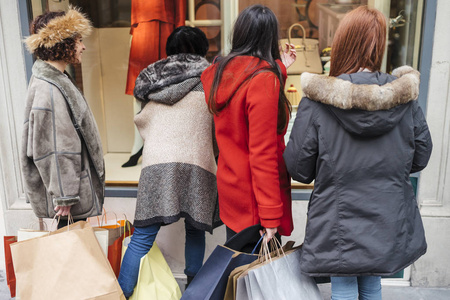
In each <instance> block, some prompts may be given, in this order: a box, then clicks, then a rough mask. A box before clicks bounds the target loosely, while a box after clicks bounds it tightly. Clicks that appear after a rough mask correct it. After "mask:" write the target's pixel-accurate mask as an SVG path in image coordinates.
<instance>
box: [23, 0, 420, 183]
mask: <svg viewBox="0 0 450 300" xmlns="http://www.w3.org/2000/svg"><path fill="white" fill-rule="evenodd" d="M132 1H147V2H151V0H27V3H28V8H29V9H28V11H29V12H30V18H29V19H30V20H31V19H32V18H33V17H35V16H37V15H39V14H41V13H42V12H43V11H46V10H67V8H68V6H69V5H70V4H72V5H75V6H78V7H80V8H81V9H82V10H83V12H85V13H86V14H88V16H89V18H90V19H91V20H92V22H93V25H94V31H93V33H92V34H91V36H89V37H88V38H86V39H85V40H84V42H85V45H86V47H87V50H86V51H85V52H84V54H83V63H82V65H81V66H72V67H70V69H69V71H70V72H71V73H72V75H73V77H74V78H75V79H76V81H77V84H78V86H79V87H80V88H81V89H82V90H83V93H84V95H85V97H86V99H87V101H88V102H89V105H90V107H91V110H92V111H93V113H94V116H95V118H96V120H97V124H98V127H99V130H100V134H101V138H102V144H103V148H104V151H105V153H104V154H105V156H104V157H105V163H106V180H107V185H120V186H127V185H132V186H136V185H137V182H138V179H139V174H140V169H141V166H140V164H139V163H138V164H137V165H136V166H132V167H127V168H124V167H122V165H123V164H124V163H125V162H127V160H128V159H129V158H130V156H131V155H132V154H133V151H136V149H139V145H137V142H136V140H138V139H139V135H138V133H137V132H136V130H135V127H134V122H133V118H134V115H135V114H136V113H137V111H139V106H138V105H137V104H136V101H135V100H134V99H133V96H132V95H130V94H126V93H125V90H126V84H127V72H128V65H129V58H130V46H131V41H132V35H130V27H131V20H132V17H131V14H132ZM173 1H174V2H176V0H173ZM183 1H185V2H184V4H185V5H186V15H185V20H186V25H188V26H196V27H199V28H200V29H202V30H203V31H204V32H205V34H206V36H207V38H208V41H209V44H210V48H209V52H208V54H207V59H208V60H210V61H212V59H213V58H214V57H215V56H217V55H223V54H226V53H225V52H226V50H227V49H229V48H230V47H229V45H230V40H229V38H230V37H229V33H230V32H231V28H232V25H233V22H234V20H235V19H236V17H237V15H238V13H239V12H240V11H242V10H243V9H245V8H246V7H248V6H250V5H253V4H263V5H266V6H268V7H269V8H270V9H272V10H273V11H274V13H275V14H276V15H277V17H278V20H279V23H280V33H281V38H282V39H287V38H288V29H289V28H290V27H291V25H293V24H300V25H301V26H302V27H303V28H304V32H305V38H308V39H311V40H314V41H316V43H317V49H316V50H315V51H316V54H317V55H320V56H321V57H320V60H321V63H322V66H324V65H325V64H326V63H327V61H328V60H329V51H328V50H329V47H330V46H331V43H332V40H333V37H334V32H335V31H336V29H337V26H338V25H339V22H340V20H341V19H342V18H343V16H344V15H345V13H347V12H348V11H350V10H352V9H354V8H356V7H357V6H359V5H369V6H370V7H375V8H377V9H379V10H381V11H382V12H383V13H384V14H385V15H386V16H387V17H388V22H389V32H388V36H387V40H388V43H387V45H388V46H387V51H386V57H385V60H384V64H383V70H386V71H387V72H390V71H392V70H393V69H394V68H396V67H398V66H401V65H405V64H407V65H411V66H413V67H415V68H418V66H419V62H420V55H419V54H420V42H421V28H422V14H423V1H419V0H396V1H394V0H278V1H273V0H260V1H257V0H178V3H181V2H183ZM302 35H303V30H301V27H299V26H296V27H295V28H293V29H292V31H291V36H292V38H299V37H302ZM149 43H151V42H149ZM299 59H302V56H299ZM291 84H292V85H293V86H294V87H295V88H296V89H297V90H298V92H299V93H300V94H301V89H300V75H298V74H294V75H289V77H288V81H287V83H286V89H287V88H288V87H290V85H291ZM294 113H295V112H294ZM292 119H293V118H292ZM291 125H292V124H291ZM288 134H289V133H288ZM136 145H137V146H136Z"/></svg>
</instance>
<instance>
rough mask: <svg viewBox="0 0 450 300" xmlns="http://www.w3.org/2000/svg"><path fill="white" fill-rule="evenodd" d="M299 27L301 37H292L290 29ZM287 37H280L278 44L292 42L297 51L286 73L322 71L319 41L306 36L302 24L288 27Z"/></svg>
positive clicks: (282, 44)
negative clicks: (295, 57)
mask: <svg viewBox="0 0 450 300" xmlns="http://www.w3.org/2000/svg"><path fill="white" fill-rule="evenodd" d="M295 27H300V29H301V30H302V34H303V36H302V37H301V38H292V37H291V35H292V29H293V28H295ZM287 34H288V38H287V39H281V40H280V44H281V46H283V47H284V45H285V43H288V44H294V46H295V50H296V51H297V59H296V60H295V62H294V63H293V64H292V65H291V66H290V67H289V68H288V69H287V73H288V75H296V74H297V75H298V74H301V73H303V72H309V73H317V74H322V73H323V67H322V61H321V60H320V54H319V41H318V40H316V39H310V38H306V37H305V36H306V33H305V28H303V26H302V25H300V24H298V23H295V24H293V25H291V27H289V29H288V32H287Z"/></svg>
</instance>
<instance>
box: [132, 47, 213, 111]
mask: <svg viewBox="0 0 450 300" xmlns="http://www.w3.org/2000/svg"><path fill="white" fill-rule="evenodd" d="M208 66H209V62H208V61H207V60H206V59H205V58H204V57H202V56H200V55H196V54H186V53H182V54H176V55H171V56H169V57H167V58H166V59H162V60H159V61H157V62H155V63H153V64H150V65H149V66H148V67H147V68H145V69H144V70H142V71H141V73H140V74H139V76H138V77H137V79H136V84H135V87H134V96H135V97H136V98H137V99H138V100H140V101H141V102H144V103H147V102H149V101H155V102H159V103H163V104H167V105H173V104H175V103H177V102H178V101H179V100H181V99H182V98H183V97H184V96H186V94H187V93H189V92H190V91H191V90H192V89H193V88H194V87H196V86H197V85H198V84H199V83H200V76H201V74H202V72H203V71H204V70H205V69H206V68H207V67H208Z"/></svg>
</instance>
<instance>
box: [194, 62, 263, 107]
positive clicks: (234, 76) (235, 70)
mask: <svg viewBox="0 0 450 300" xmlns="http://www.w3.org/2000/svg"><path fill="white" fill-rule="evenodd" d="M269 67H270V65H269V63H268V62H267V61H265V60H262V59H260V58H257V57H254V56H237V57H235V58H233V59H232V60H231V61H230V62H229V63H228V65H227V66H226V67H225V70H224V71H223V73H222V78H221V80H220V84H219V88H218V90H217V93H216V96H215V100H216V105H217V108H218V109H219V110H220V109H222V108H223V107H224V106H225V105H226V102H227V101H228V100H229V99H230V98H231V97H232V96H233V95H234V94H235V93H236V92H237V90H238V89H239V88H240V87H241V86H242V84H243V83H244V82H245V81H246V80H248V79H249V78H251V77H252V76H253V75H254V74H256V73H257V72H258V71H260V70H262V69H265V68H269ZM216 70H217V64H214V65H212V66H210V67H209V68H208V69H206V70H205V72H203V75H202V83H203V88H204V90H205V96H206V99H208V98H209V92H210V90H211V86H212V84H213V80H214V75H215V74H216Z"/></svg>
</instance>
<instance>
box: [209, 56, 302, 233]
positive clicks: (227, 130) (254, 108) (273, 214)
mask: <svg viewBox="0 0 450 300" xmlns="http://www.w3.org/2000/svg"><path fill="white" fill-rule="evenodd" d="M258 64H259V65H258ZM278 64H279V66H280V68H281V70H282V74H283V77H284V78H286V68H285V67H284V65H283V64H282V63H281V62H278ZM266 66H268V63H267V62H265V61H259V59H258V58H256V57H251V56H239V57H236V58H234V59H233V60H232V61H231V62H230V63H229V64H228V66H227V67H226V68H225V71H224V73H223V77H222V80H221V82H220V85H219V89H218V91H217V96H216V103H217V107H218V108H221V107H223V106H224V105H225V101H226V100H227V99H228V98H229V97H230V96H232V99H231V101H230V102H229V104H228V106H227V107H225V108H224V109H223V110H222V111H221V112H220V113H219V115H218V116H215V117H214V122H215V130H216V139H217V143H218V146H219V151H220V154H219V162H218V169H217V189H218V192H219V207H220V217H221V219H222V221H223V222H224V223H225V224H226V225H227V226H228V227H229V228H231V229H232V230H233V231H236V232H239V231H241V230H243V229H244V228H246V227H248V226H251V225H255V224H261V225H262V226H263V227H266V228H274V227H278V231H279V233H280V234H282V235H290V234H291V232H292V230H293V222H292V211H291V184H290V177H289V175H288V173H287V170H286V166H285V164H284V160H283V156H282V155H283V151H284V149H285V143H284V134H285V133H286V132H283V133H282V134H278V133H277V115H278V98H279V90H280V82H279V80H278V78H277V77H276V76H275V75H274V74H273V73H272V72H263V73H259V74H257V75H256V76H254V77H253V78H252V79H250V80H248V81H247V82H244V79H245V78H246V77H247V76H248V75H249V74H253V73H254V72H255V70H257V69H260V68H262V67H266ZM215 70H216V65H212V66H210V67H209V68H208V69H206V70H205V71H204V73H203V75H202V82H203V87H204V90H205V97H206V99H208V97H209V91H210V89H211V85H212V82H213V79H214V74H215Z"/></svg>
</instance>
